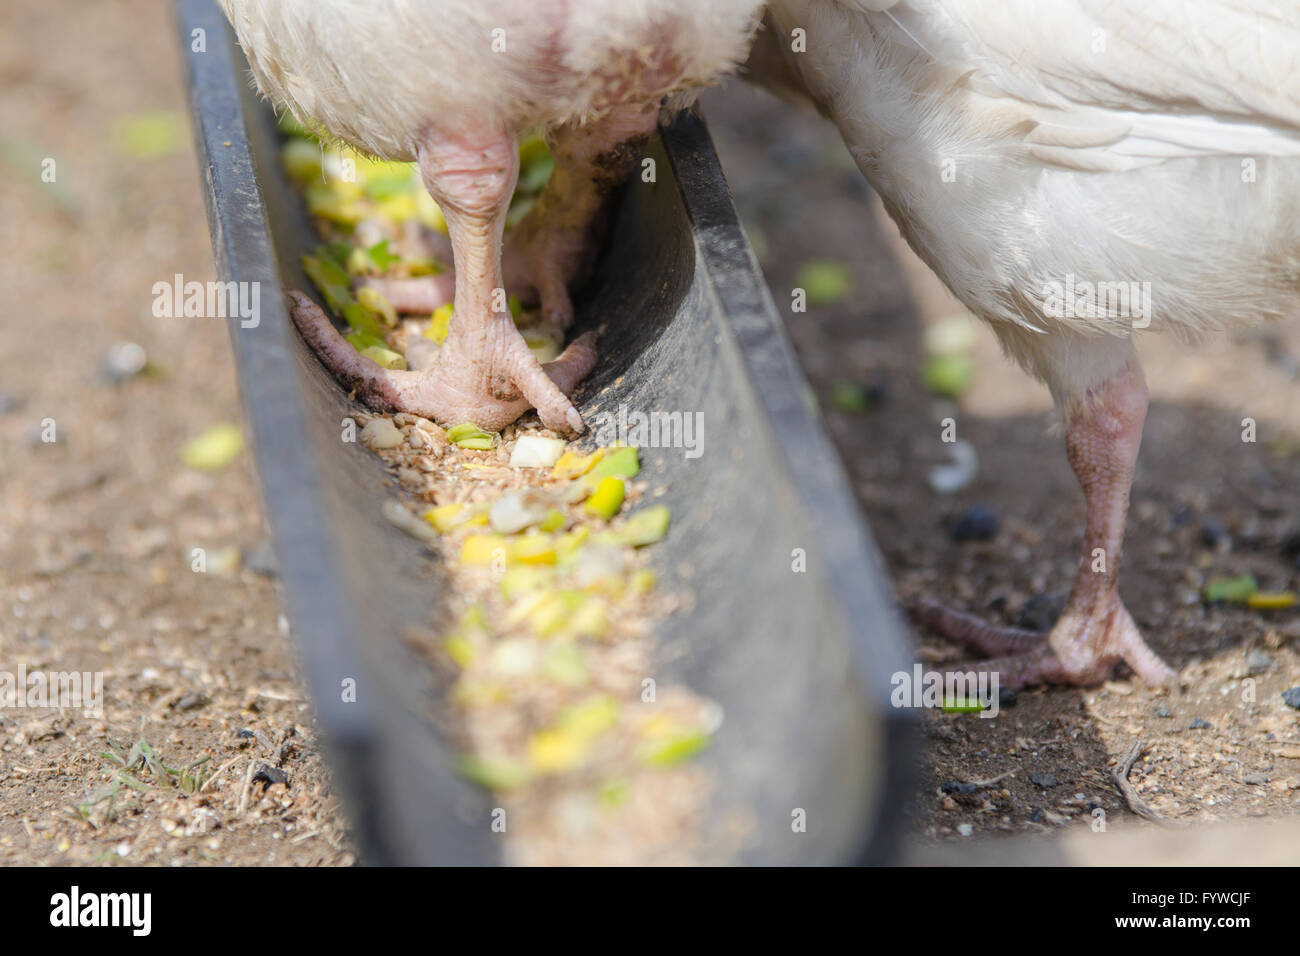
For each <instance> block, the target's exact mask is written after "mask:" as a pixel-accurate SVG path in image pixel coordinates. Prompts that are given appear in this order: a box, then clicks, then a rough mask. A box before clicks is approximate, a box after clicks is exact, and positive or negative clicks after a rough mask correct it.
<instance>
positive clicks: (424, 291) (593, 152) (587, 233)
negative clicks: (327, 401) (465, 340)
mask: <svg viewBox="0 0 1300 956" xmlns="http://www.w3.org/2000/svg"><path fill="white" fill-rule="evenodd" d="M658 119H659V104H658V101H657V100H654V101H647V102H646V103H643V104H626V105H619V106H616V107H613V108H612V109H610V110H609V111H608V112H607V113H605V114H604V115H603V116H600V117H599V118H597V119H594V120H590V121H588V122H587V123H584V124H581V125H579V124H568V125H565V126H560V127H558V128H557V129H556V130H554V131H553V132H552V134H551V137H550V147H551V152H552V155H554V157H555V171H554V172H553V173H552V174H551V178H550V179H549V180H547V183H546V186H545V188H544V189H543V190H542V194H541V195H540V196H539V197H538V198H537V203H536V204H535V205H534V206H533V208H532V209H530V210H529V211H528V215H526V216H525V217H524V218H523V221H522V222H520V223H519V225H518V226H517V227H515V229H514V230H512V231H511V233H510V234H509V235H508V236H506V238H505V251H504V252H503V254H502V257H501V261H502V275H503V278H504V280H505V285H506V288H507V289H509V290H510V291H511V292H514V293H517V294H519V295H520V296H521V297H524V298H526V299H532V298H534V297H536V298H537V299H540V301H541V310H542V319H543V320H544V321H547V322H550V323H553V324H554V325H555V326H557V327H558V328H560V329H567V328H568V327H569V325H570V324H571V323H572V322H573V302H572V300H571V299H570V297H569V287H570V286H571V285H574V284H576V283H578V282H580V281H581V279H582V278H583V276H584V273H585V272H586V271H587V270H588V269H589V268H590V266H591V265H592V264H593V260H594V258H595V257H594V252H595V251H596V249H597V248H598V239H599V236H600V234H601V232H602V231H603V229H602V227H603V226H604V222H603V216H602V213H603V212H604V211H605V207H606V200H607V199H608V198H609V196H610V194H611V193H612V192H613V191H614V190H615V189H616V188H617V187H618V186H619V185H621V184H622V182H623V181H624V180H625V179H626V178H627V175H628V173H629V172H631V170H632V168H633V166H634V165H635V164H636V161H637V160H638V159H639V158H640V155H641V146H642V145H643V144H644V143H645V141H646V139H647V138H648V137H649V136H650V134H651V133H653V132H654V130H655V126H656V124H657V122H658ZM433 241H436V239H433ZM435 251H440V250H435ZM453 281H454V280H452V279H451V277H449V276H447V275H446V274H443V275H437V276H428V277H423V278H419V279H366V280H364V284H365V285H368V286H372V287H373V288H375V289H378V290H379V291H380V292H381V293H383V295H384V297H385V298H386V299H387V300H388V301H389V302H390V303H392V305H393V308H394V309H396V310H397V311H398V312H401V313H408V314H425V315H427V314H428V313H429V312H431V311H433V310H434V309H436V308H437V307H438V306H440V305H442V304H444V303H445V302H447V301H449V300H450V291H451V288H452V283H453Z"/></svg>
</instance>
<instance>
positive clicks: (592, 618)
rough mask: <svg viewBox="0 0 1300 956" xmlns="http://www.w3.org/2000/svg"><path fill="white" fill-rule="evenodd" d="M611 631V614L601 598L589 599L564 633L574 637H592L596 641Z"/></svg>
mask: <svg viewBox="0 0 1300 956" xmlns="http://www.w3.org/2000/svg"><path fill="white" fill-rule="evenodd" d="M608 631H609V614H608V612H607V611H606V609H605V602H604V601H602V600H600V599H599V598H588V599H587V600H586V601H584V602H583V603H582V604H581V605H580V606H579V607H578V610H577V611H575V612H574V614H573V616H572V617H570V618H569V620H568V623H566V624H565V625H564V632H565V633H566V634H571V635H572V636H574V637H590V638H594V639H596V640H599V639H600V638H602V637H604V636H605V635H606V633H608Z"/></svg>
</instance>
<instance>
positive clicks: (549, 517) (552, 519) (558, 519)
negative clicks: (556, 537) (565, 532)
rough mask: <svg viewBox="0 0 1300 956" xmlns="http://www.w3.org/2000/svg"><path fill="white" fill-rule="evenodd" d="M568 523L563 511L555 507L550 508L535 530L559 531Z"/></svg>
mask: <svg viewBox="0 0 1300 956" xmlns="http://www.w3.org/2000/svg"><path fill="white" fill-rule="evenodd" d="M568 523H569V519H568V518H566V517H565V515H564V512H563V511H560V510H559V509H557V508H552V509H551V510H550V511H548V512H547V513H546V517H545V518H544V519H543V520H542V523H541V524H539V525H538V526H537V530H539V531H559V530H560V529H561V528H563V527H564V526H565V525H566V524H568Z"/></svg>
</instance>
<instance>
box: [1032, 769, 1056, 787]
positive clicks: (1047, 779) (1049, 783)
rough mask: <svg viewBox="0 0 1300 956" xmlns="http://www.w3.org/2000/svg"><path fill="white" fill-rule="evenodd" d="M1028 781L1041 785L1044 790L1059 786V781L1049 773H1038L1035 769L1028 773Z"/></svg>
mask: <svg viewBox="0 0 1300 956" xmlns="http://www.w3.org/2000/svg"><path fill="white" fill-rule="evenodd" d="M1029 782H1030V783H1032V784H1035V785H1037V786H1039V787H1042V788H1043V789H1044V790H1050V789H1052V787H1059V786H1060V785H1061V781H1059V780H1057V779H1056V778H1055V777H1054V776H1052V775H1051V774H1050V773H1040V772H1039V771H1037V770H1035V771H1034V772H1033V773H1031V774H1030V775H1029Z"/></svg>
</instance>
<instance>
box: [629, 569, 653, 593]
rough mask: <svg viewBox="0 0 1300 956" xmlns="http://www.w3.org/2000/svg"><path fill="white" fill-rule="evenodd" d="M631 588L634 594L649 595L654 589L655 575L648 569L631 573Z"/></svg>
mask: <svg viewBox="0 0 1300 956" xmlns="http://www.w3.org/2000/svg"><path fill="white" fill-rule="evenodd" d="M631 586H632V592H633V593H634V594H649V593H650V592H651V591H653V590H654V589H655V573H654V572H653V571H651V570H650V569H649V568H641V569H640V570H639V571H636V572H635V573H633V575H632V581H631Z"/></svg>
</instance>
